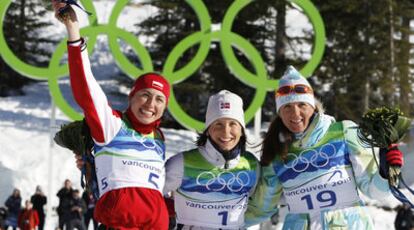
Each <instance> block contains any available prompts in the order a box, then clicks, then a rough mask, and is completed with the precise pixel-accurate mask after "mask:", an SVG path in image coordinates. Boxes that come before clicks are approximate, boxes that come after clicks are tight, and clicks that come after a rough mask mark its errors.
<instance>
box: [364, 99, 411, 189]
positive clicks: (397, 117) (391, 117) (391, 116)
mask: <svg viewBox="0 0 414 230" xmlns="http://www.w3.org/2000/svg"><path fill="white" fill-rule="evenodd" d="M410 124H411V120H410V119H409V118H407V117H405V116H404V114H403V113H402V112H401V111H400V110H399V109H396V108H394V109H391V108H388V107H380V108H375V109H371V110H369V111H368V112H367V113H366V114H365V115H364V116H363V117H362V121H361V123H360V124H359V129H358V137H359V139H360V140H361V142H362V143H363V144H365V145H366V146H370V147H378V148H385V149H387V148H388V147H389V146H390V145H391V144H397V143H398V142H400V141H401V139H402V138H403V137H404V135H405V134H406V133H407V131H408V129H409V128H410ZM400 173H401V168H400V167H398V166H392V165H391V166H389V168H388V181H389V183H390V185H391V186H394V187H396V186H397V185H398V178H399V176H400Z"/></svg>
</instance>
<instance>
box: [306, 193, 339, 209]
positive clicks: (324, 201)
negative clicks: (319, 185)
mask: <svg viewBox="0 0 414 230" xmlns="http://www.w3.org/2000/svg"><path fill="white" fill-rule="evenodd" d="M300 199H301V200H305V201H306V204H307V205H308V209H309V210H312V209H314V208H315V207H314V200H312V197H311V195H310V194H309V195H306V196H303V197H302V198H300ZM316 201H317V203H318V204H319V208H326V207H330V206H334V205H335V204H336V194H335V192H333V191H331V190H325V191H321V192H319V193H318V194H316Z"/></svg>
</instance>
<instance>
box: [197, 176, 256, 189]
mask: <svg viewBox="0 0 414 230" xmlns="http://www.w3.org/2000/svg"><path fill="white" fill-rule="evenodd" d="M225 175H231V177H230V179H228V180H227V181H226V179H225ZM202 177H204V178H206V177H207V179H208V180H207V182H206V181H205V179H203V178H202ZM243 177H245V178H243ZM243 179H245V180H243ZM196 183H197V185H202V186H205V187H206V189H207V190H209V191H214V192H218V191H222V190H223V189H225V188H226V187H227V189H228V190H229V191H231V192H240V191H241V190H242V189H243V188H244V187H245V186H247V185H249V184H250V177H249V174H248V173H247V172H243V171H242V172H238V173H237V174H236V175H235V174H234V173H232V172H221V173H219V174H218V175H217V176H216V175H215V174H214V173H212V172H202V173H200V174H199V175H198V176H197V179H196ZM217 184H219V185H220V187H219V188H211V186H212V185H217ZM236 186H240V188H238V189H235V187H236Z"/></svg>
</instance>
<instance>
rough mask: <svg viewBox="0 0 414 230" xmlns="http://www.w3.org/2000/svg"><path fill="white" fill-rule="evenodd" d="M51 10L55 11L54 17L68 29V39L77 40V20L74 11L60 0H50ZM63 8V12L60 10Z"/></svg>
mask: <svg viewBox="0 0 414 230" xmlns="http://www.w3.org/2000/svg"><path fill="white" fill-rule="evenodd" d="M52 6H53V10H54V11H55V17H56V18H57V19H58V20H59V21H60V22H62V24H63V25H65V27H66V30H67V31H68V37H69V39H68V40H69V41H77V40H79V39H80V31H79V22H78V17H77V16H76V13H75V11H74V10H73V8H72V7H71V6H70V5H67V4H66V3H64V2H61V1H60V0H52ZM62 9H64V12H63V13H61V12H60V11H61V10H62Z"/></svg>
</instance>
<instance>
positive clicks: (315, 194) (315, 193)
mask: <svg viewBox="0 0 414 230" xmlns="http://www.w3.org/2000/svg"><path fill="white" fill-rule="evenodd" d="M339 194H340V195H339ZM284 196H285V198H286V202H287V204H288V206H289V210H290V212H292V213H304V212H310V211H314V210H319V209H325V208H326V209H336V208H343V207H347V206H350V205H352V204H354V203H356V202H359V201H360V198H359V196H358V192H357V188H356V184H355V180H354V177H353V174H352V171H351V169H350V168H349V167H347V168H332V170H330V171H329V172H326V173H325V174H323V175H320V176H318V177H317V178H313V179H311V180H309V181H304V182H303V183H302V185H300V186H296V187H293V188H284ZM338 197H341V200H338Z"/></svg>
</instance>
